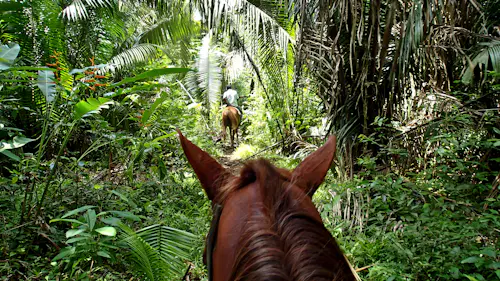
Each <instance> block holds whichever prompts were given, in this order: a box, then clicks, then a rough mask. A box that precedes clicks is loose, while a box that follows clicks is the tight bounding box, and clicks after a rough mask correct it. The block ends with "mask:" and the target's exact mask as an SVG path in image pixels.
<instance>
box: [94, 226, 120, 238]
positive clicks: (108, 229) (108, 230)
mask: <svg viewBox="0 0 500 281" xmlns="http://www.w3.org/2000/svg"><path fill="white" fill-rule="evenodd" d="M95 231H96V232H98V233H100V234H102V235H105V236H116V228H114V227H112V226H105V227H101V228H98V229H96V230H95Z"/></svg>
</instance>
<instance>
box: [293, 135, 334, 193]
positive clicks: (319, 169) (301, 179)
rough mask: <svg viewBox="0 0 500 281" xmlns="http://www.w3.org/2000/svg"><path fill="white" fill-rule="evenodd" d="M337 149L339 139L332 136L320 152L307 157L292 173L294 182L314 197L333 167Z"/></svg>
mask: <svg viewBox="0 0 500 281" xmlns="http://www.w3.org/2000/svg"><path fill="white" fill-rule="evenodd" d="M336 147H337V138H336V137H335V136H331V137H330V138H329V139H328V141H327V142H326V143H325V144H324V145H323V146H322V147H320V148H318V150H316V151H315V152H313V153H312V154H311V155H309V156H307V158H306V159H304V160H303V161H302V162H301V163H300V164H299V166H297V168H295V170H293V172H292V182H295V183H297V185H298V186H300V187H301V188H303V189H304V192H305V193H306V194H307V195H309V196H310V197H312V196H313V195H314V192H316V190H317V189H318V187H319V185H320V184H321V183H322V182H323V180H325V176H326V173H327V172H328V170H329V169H330V166H331V165H332V162H333V158H334V157H335V150H336Z"/></svg>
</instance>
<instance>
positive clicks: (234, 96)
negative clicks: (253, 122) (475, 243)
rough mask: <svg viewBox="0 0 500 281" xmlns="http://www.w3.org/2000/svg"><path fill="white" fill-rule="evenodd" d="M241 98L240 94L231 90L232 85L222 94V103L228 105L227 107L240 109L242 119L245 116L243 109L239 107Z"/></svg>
mask: <svg viewBox="0 0 500 281" xmlns="http://www.w3.org/2000/svg"><path fill="white" fill-rule="evenodd" d="M239 98H240V96H239V95H238V92H236V91H235V90H233V89H232V88H231V85H227V87H226V91H225V92H224V94H222V101H223V102H224V103H225V104H227V106H233V107H235V108H236V109H238V113H239V114H240V119H241V117H242V116H243V112H242V111H241V107H240V106H239V105H238V99H239Z"/></svg>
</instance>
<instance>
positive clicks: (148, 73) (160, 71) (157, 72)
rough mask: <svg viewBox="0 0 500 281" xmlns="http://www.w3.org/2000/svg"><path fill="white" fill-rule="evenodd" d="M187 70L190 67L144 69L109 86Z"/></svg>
mask: <svg viewBox="0 0 500 281" xmlns="http://www.w3.org/2000/svg"><path fill="white" fill-rule="evenodd" d="M188 71H191V69H189V68H159V69H153V70H149V71H146V72H144V73H141V74H139V75H136V76H134V77H129V78H125V79H123V80H122V81H120V82H118V83H115V84H113V85H111V87H118V86H120V85H123V84H127V83H132V82H136V81H139V80H145V79H151V78H155V77H158V76H162V75H167V74H177V73H186V72H188Z"/></svg>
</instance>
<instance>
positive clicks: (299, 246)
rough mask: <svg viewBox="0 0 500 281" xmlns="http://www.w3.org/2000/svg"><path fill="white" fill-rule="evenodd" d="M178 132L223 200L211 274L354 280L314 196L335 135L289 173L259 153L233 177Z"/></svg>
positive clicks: (212, 195)
mask: <svg viewBox="0 0 500 281" xmlns="http://www.w3.org/2000/svg"><path fill="white" fill-rule="evenodd" d="M179 136H180V140H181V144H182V148H183V149H184V153H185V154H186V157H187V159H188V161H189V163H190V164H191V166H192V167H193V169H194V171H195V173H196V175H197V176H198V178H199V180H200V182H201V184H202V186H203V189H204V190H205V192H206V193H207V195H208V198H209V199H210V200H211V201H212V203H213V204H214V205H215V206H219V205H221V206H223V209H222V212H221V213H220V215H218V216H217V217H216V218H215V219H216V220H217V221H218V224H213V225H215V226H216V227H214V228H213V229H211V232H212V231H214V234H215V236H216V237H217V242H216V246H215V248H213V249H208V250H209V251H208V254H209V256H208V257H207V258H208V259H209V260H213V262H212V264H209V274H210V275H211V276H210V277H209V278H210V280H215V281H235V280H246V281H266V280H269V281H271V280H273V281H274V280H283V281H290V280H296V281H298V280H300V281H306V280H315V281H323V280H324V281H332V280H356V279H355V277H354V276H355V275H354V273H353V272H352V269H351V267H350V265H349V263H348V262H347V260H346V259H345V257H344V255H343V254H342V251H341V250H340V248H339V246H338V245H337V243H336V241H335V239H334V238H333V237H332V235H331V234H330V232H329V231H328V230H327V229H326V228H325V227H324V225H323V222H322V220H321V217H320V215H319V213H318V211H317V210H316V208H315V206H314V205H313V203H312V200H311V198H312V196H313V194H314V192H315V191H316V190H317V188H318V186H319V185H320V184H321V183H322V182H323V180H324V178H325V176H326V173H327V172H328V170H329V168H330V165H331V163H332V161H333V157H334V154H335V148H336V139H335V137H330V138H329V140H328V141H327V142H326V144H325V145H323V146H322V147H321V148H319V149H318V150H317V151H316V152H314V153H313V154H311V155H310V156H309V157H307V158H306V159H305V160H304V161H302V163H301V164H299V166H298V167H297V168H295V170H293V171H291V172H290V171H287V170H284V169H279V168H276V167H275V166H273V165H272V164H271V163H269V162H268V161H267V160H264V159H261V160H256V161H251V162H249V163H247V164H246V165H245V166H244V167H243V169H242V170H241V173H240V175H239V176H233V175H231V173H230V172H229V171H227V170H226V169H224V168H223V167H222V166H221V165H220V164H219V163H217V161H216V160H214V159H213V158H212V157H210V155H208V154H207V153H206V152H205V151H203V150H201V149H200V148H198V147H197V146H196V145H194V144H193V143H191V142H190V141H189V140H187V139H186V138H185V137H184V136H183V135H182V134H181V133H180V132H179ZM209 240H210V239H209ZM212 247H213V246H212ZM212 250H213V251H212Z"/></svg>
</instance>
